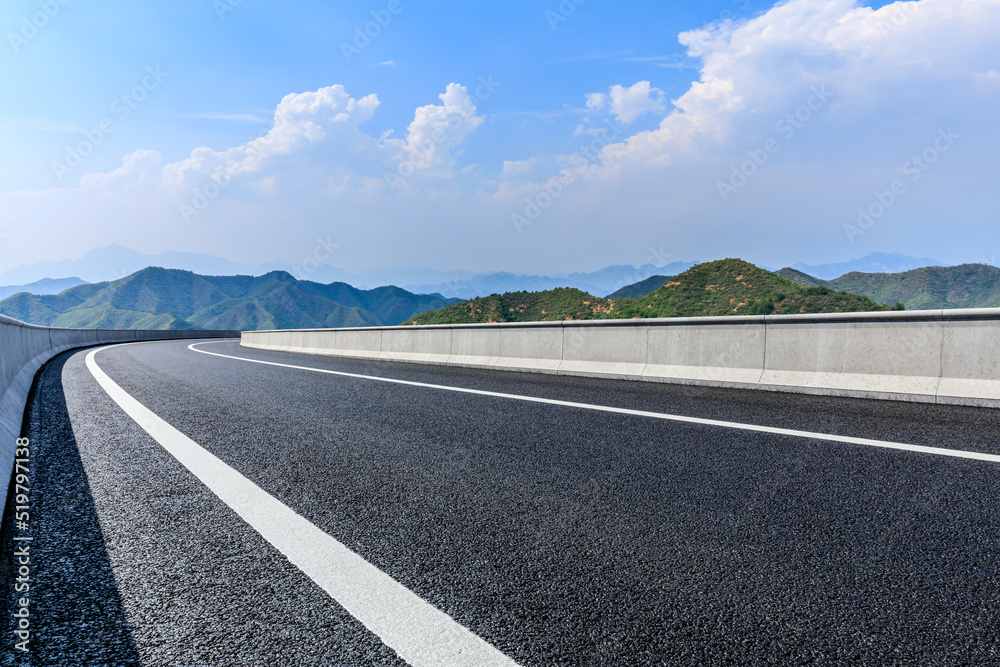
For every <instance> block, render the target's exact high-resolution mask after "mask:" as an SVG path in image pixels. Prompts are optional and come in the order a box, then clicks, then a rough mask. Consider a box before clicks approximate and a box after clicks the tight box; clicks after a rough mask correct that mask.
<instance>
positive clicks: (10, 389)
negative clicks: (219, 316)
mask: <svg viewBox="0 0 1000 667" xmlns="http://www.w3.org/2000/svg"><path fill="white" fill-rule="evenodd" d="M239 336H240V332H238V331H134V330H124V331H108V330H96V329H52V328H47V327H37V326H33V325H30V324H25V323H24V322H18V321H17V320H12V319H10V318H9V317H5V316H3V315H0V474H2V475H4V477H3V479H5V480H7V479H9V478H10V472H11V471H12V470H13V467H14V450H15V442H16V440H17V438H18V437H20V435H21V426H22V424H21V422H22V419H23V417H24V406H25V403H26V402H27V400H28V394H29V393H30V391H31V384H32V382H33V381H34V378H35V374H36V373H37V372H38V369H40V368H41V367H42V366H43V365H44V364H45V363H46V362H47V361H49V360H50V359H52V358H53V357H55V356H56V355H57V354H60V353H61V352H65V351H66V350H70V349H73V348H79V347H88V346H91V345H97V344H99V343H124V342H132V341H137V340H162V339H179V338H238V337H239Z"/></svg>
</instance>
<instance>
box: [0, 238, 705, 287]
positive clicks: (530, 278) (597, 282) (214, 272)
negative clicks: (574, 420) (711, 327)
mask: <svg viewBox="0 0 1000 667" xmlns="http://www.w3.org/2000/svg"><path fill="white" fill-rule="evenodd" d="M150 266H158V267H163V268H168V269H180V270H184V271H191V272H193V273H197V274H200V275H208V276H231V275H248V276H262V275H265V274H267V273H270V272H272V271H285V272H287V273H289V274H291V275H293V276H294V277H295V278H297V279H299V280H310V281H313V282H319V283H332V282H342V283H347V284H350V285H353V286H355V287H357V288H359V289H372V288H375V287H381V286H385V285H398V286H400V287H402V288H403V289H405V290H407V291H408V292H412V293H414V294H441V295H443V296H445V297H456V298H462V299H471V298H473V297H476V296H480V295H483V294H493V293H500V292H507V291H512V290H513V291H517V290H528V291H538V290H545V289H552V288H554V287H577V288H579V289H583V290H587V291H591V292H594V293H595V294H602V295H603V294H609V293H611V292H613V291H615V290H617V289H619V288H620V287H623V286H625V285H629V284H631V283H634V282H636V281H639V280H643V279H644V278H648V277H649V276H651V275H655V274H658V273H662V274H674V273H680V272H681V271H684V270H686V269H688V268H690V267H692V266H694V263H685V262H676V263H673V264H669V265H667V266H654V265H652V264H647V265H645V266H641V267H634V266H609V267H607V268H604V269H601V270H599V271H593V272H589V273H588V272H577V273H569V274H553V275H518V274H514V273H506V272H492V273H478V274H477V273H473V272H471V271H440V270H437V269H427V268H413V269H398V268H397V269H365V270H360V271H355V272H349V271H344V270H342V269H338V268H336V267H333V266H330V265H327V264H321V265H318V266H314V265H312V264H308V265H306V263H304V264H303V265H299V266H296V265H294V264H290V263H288V262H268V263H266V264H246V263H241V262H233V261H230V260H226V259H221V258H219V257H213V256H211V255H204V254H199V253H192V252H168V253H163V254H160V255H145V254H142V253H139V252H136V251H134V250H130V249H129V248H125V247H123V246H120V245H110V246H107V247H104V248H98V249H96V250H92V251H90V252H88V253H87V254H85V255H84V256H83V257H81V258H80V259H76V260H63V261H60V262H41V263H39V264H33V265H21V266H15V267H12V268H10V269H6V270H4V272H3V274H2V275H0V281H2V282H3V284H4V285H13V286H16V287H18V288H20V289H18V290H17V291H29V292H32V293H33V294H41V293H42V292H39V291H34V290H32V289H27V286H28V284H32V283H34V284H37V282H38V281H42V280H44V279H52V278H63V277H64V276H79V278H78V280H81V282H89V283H97V282H106V281H114V280H118V279H120V278H124V277H126V276H129V275H131V274H133V273H136V272H137V271H140V270H142V269H144V268H146V267H150ZM14 293H16V292H14V291H11V290H10V289H8V288H3V294H4V297H6V296H10V295H11V294H14ZM45 293H49V292H45Z"/></svg>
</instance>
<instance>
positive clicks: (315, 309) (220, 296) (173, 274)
mask: <svg viewBox="0 0 1000 667" xmlns="http://www.w3.org/2000/svg"><path fill="white" fill-rule="evenodd" d="M448 303H450V302H449V301H448V300H446V299H443V298H441V297H438V296H434V295H417V294H411V293H409V292H407V291H405V290H402V289H400V288H398V287H381V288H376V289H374V290H359V289H356V288H354V287H351V286H350V285H346V284H343V283H333V284H330V285H323V284H320V283H313V282H308V281H299V280H296V279H295V278H294V277H293V276H291V275H289V274H288V273H285V272H280V271H275V272H272V273H268V274H266V275H264V276H260V277H253V276H202V275H198V274H196V273H193V272H190V271H181V270H176V269H163V268H157V267H152V268H147V269H143V270H142V271H139V272H137V273H135V274H133V275H131V276H128V277H126V278H122V279H120V280H116V281H112V282H104V283H94V284H88V285H80V286H77V287H74V288H71V289H69V290H66V291H64V292H62V293H60V294H56V295H41V296H38V295H31V294H26V293H21V294H17V295H15V296H13V297H11V298H8V299H6V300H4V301H3V302H0V312H2V313H3V314H4V315H7V316H8V317H13V318H15V319H18V320H22V321H25V322H30V323H32V324H39V325H45V326H58V327H81V328H97V327H108V328H124V329H129V328H140V327H141V328H150V329H184V328H193V329H290V328H328V327H349V326H380V325H384V324H398V323H400V322H402V321H404V320H406V319H408V318H411V317H413V316H414V315H416V314H418V313H420V312H423V311H425V310H432V309H435V308H440V307H442V306H445V305H447V304H448Z"/></svg>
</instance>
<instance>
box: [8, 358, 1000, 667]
mask: <svg viewBox="0 0 1000 667" xmlns="http://www.w3.org/2000/svg"><path fill="white" fill-rule="evenodd" d="M192 343H193V341H171V342H164V343H139V344H128V345H121V346H113V347H108V348H97V349H96V352H95V350H83V351H79V352H75V353H67V354H65V355H63V356H61V357H60V358H58V359H57V360H55V361H54V362H53V363H51V364H50V365H49V366H48V367H47V368H46V369H45V370H44V372H43V373H42V375H41V376H40V380H39V382H38V384H37V386H36V391H35V393H34V396H33V399H32V402H31V404H30V405H29V417H30V424H29V428H28V436H29V437H30V440H31V457H32V466H31V473H30V486H31V503H32V510H31V512H32V516H31V522H30V527H29V528H27V530H26V531H25V530H22V531H21V532H19V531H18V529H17V527H16V526H13V525H9V526H7V543H6V544H4V545H3V548H4V561H3V563H4V566H5V570H6V571H7V573H8V577H7V578H6V580H5V590H6V592H7V595H6V596H5V600H6V605H7V607H6V609H7V616H6V618H8V619H10V618H11V614H10V610H12V609H15V608H16V605H17V598H18V594H17V593H15V592H14V591H13V578H12V576H10V572H11V571H12V570H11V567H12V563H11V558H10V555H11V554H12V553H14V549H15V548H17V547H16V546H15V545H14V544H13V543H12V541H11V536H12V535H29V534H30V536H31V537H32V541H31V543H30V544H31V547H30V549H31V568H32V569H31V577H32V581H31V595H32V598H31V604H30V610H31V627H32V629H33V635H32V637H31V650H32V652H31V654H30V658H29V657H28V656H27V655H25V654H22V653H21V652H19V651H17V650H15V649H14V648H13V646H14V643H15V642H16V641H17V639H16V638H15V635H14V634H13V632H12V631H13V629H14V626H13V625H9V626H7V627H8V631H7V632H5V633H4V645H3V648H2V653H0V655H3V656H4V658H5V660H6V662H5V664H14V665H21V664H24V665H29V664H30V665H91V664H95V665H99V664H109V665H111V664H113V665H132V664H136V665H138V664H142V665H242V664H246V665H279V664H280V665H405V664H414V665H433V664H440V665H459V664H469V665H490V664H497V665H501V664H508V665H509V664H519V665H525V666H527V665H546V666H548V665H659V664H670V665H677V664H679V665H720V664H805V663H819V664H873V665H875V664H878V665H888V664H899V665H903V664H922V665H930V664H989V663H994V664H995V663H997V662H1000V581H998V576H1000V568H998V563H1000V512H998V505H1000V494H998V493H997V490H998V482H1000V475H998V473H1000V438H998V436H997V433H1000V410H985V409H975V408H961V407H948V406H935V405H919V404H904V403H893V402H876V401H862V400H854V399H837V398H829V397H812V396H799V395H785V394H774V393H767V392H752V391H739V390H727V389H708V388H697V387H683V386H674V385H655V384H649V383H629V382H619V381H610V380H597V379H585V378H569V377H555V376H544V375H528V374H517V373H501V372H492V371H480V370H472V369H455V368H443V367H432V366H416V365H405V364H392V363H379V362H365V361H352V360H344V359H328V358H321V357H309V356H301V355H289V354H281V353H272V352H261V351H253V350H247V349H243V348H240V347H239V346H238V344H237V342H236V341H221V342H200V343H195V344H194V345H193V346H192ZM209 353H210V354H209ZM259 362H267V363H259ZM15 567H16V566H15ZM13 576H16V574H15V575H13Z"/></svg>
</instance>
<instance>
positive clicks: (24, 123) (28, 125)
mask: <svg viewBox="0 0 1000 667" xmlns="http://www.w3.org/2000/svg"><path fill="white" fill-rule="evenodd" d="M2 127H4V128H5V129H10V130H28V131H35V132H56V133H64V134H79V133H80V132H83V131H84V129H85V128H84V127H83V126H81V125H72V124H69V123H55V122H52V121H48V120H43V119H40V118H33V119H30V120H12V121H7V122H4V123H3V125H2Z"/></svg>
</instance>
